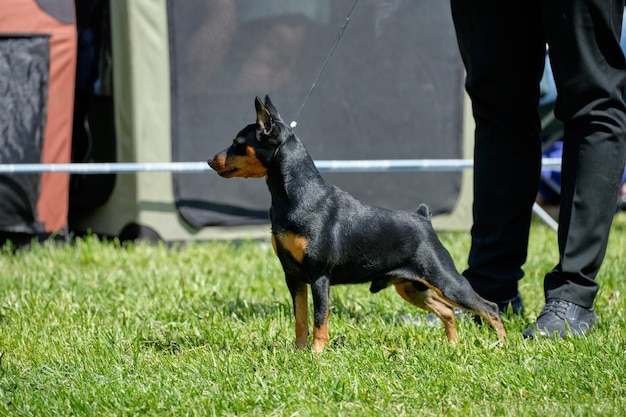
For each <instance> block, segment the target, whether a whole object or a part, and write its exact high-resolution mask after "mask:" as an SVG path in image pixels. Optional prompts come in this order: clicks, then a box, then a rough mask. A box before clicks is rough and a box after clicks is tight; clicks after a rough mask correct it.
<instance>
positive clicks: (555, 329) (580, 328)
mask: <svg viewBox="0 0 626 417" xmlns="http://www.w3.org/2000/svg"><path fill="white" fill-rule="evenodd" d="M597 323H598V316H596V313H595V312H594V311H593V308H584V307H581V306H579V305H578V304H574V303H570V302H569V301H565V300H560V299H558V298H551V299H549V300H548V301H547V302H546V305H545V306H544V307H543V309H542V310H541V313H539V317H537V321H536V322H535V324H534V325H532V326H530V327H529V328H528V329H526V330H524V333H523V336H524V338H526V339H529V338H534V337H544V338H551V337H556V336H559V337H561V338H563V339H565V337H566V336H567V335H568V334H570V335H572V336H583V335H585V334H586V333H587V332H589V331H591V329H593V326H594V325H595V324H597Z"/></svg>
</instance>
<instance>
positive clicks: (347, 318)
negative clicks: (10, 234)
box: [0, 214, 626, 416]
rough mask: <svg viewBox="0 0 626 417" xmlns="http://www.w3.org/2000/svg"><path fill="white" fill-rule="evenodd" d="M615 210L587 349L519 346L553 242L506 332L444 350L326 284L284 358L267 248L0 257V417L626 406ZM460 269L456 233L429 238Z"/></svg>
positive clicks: (214, 246)
mask: <svg viewBox="0 0 626 417" xmlns="http://www.w3.org/2000/svg"><path fill="white" fill-rule="evenodd" d="M625 227H626V217H624V215H622V214H619V215H618V216H617V218H616V222H615V225H614V229H613V233H612V236H611V243H610V246H609V249H608V253H607V257H606V261H605V264H604V266H603V269H602V271H601V274H600V276H599V277H598V280H599V281H600V283H601V291H600V293H599V295H598V298H597V301H596V310H597V312H598V315H599V317H600V320H601V324H600V325H599V327H598V328H597V330H596V331H595V332H594V333H592V334H591V335H590V336H589V337H587V338H580V339H568V340H555V341H542V340H539V341H525V340H523V338H522V336H521V332H522V331H523V330H524V329H525V328H526V326H527V325H528V324H529V323H530V322H531V321H532V320H533V319H534V318H535V317H536V314H537V313H538V311H539V310H540V309H541V307H542V305H543V295H542V294H543V289H542V279H543V274H544V273H545V272H547V271H548V270H549V269H550V268H551V267H552V266H553V263H554V262H555V259H556V257H557V252H556V235H555V233H554V232H553V231H551V230H550V229H548V228H546V227H545V226H543V225H541V224H538V223H537V224H534V225H533V229H532V234H531V240H530V241H531V244H530V248H529V250H530V253H529V259H528V262H527V264H526V269H525V270H526V277H525V278H524V280H523V281H522V282H521V292H522V295H523V297H524V299H525V302H526V307H527V317H526V318H525V319H513V320H510V321H508V322H507V323H506V326H507V329H508V331H509V338H508V340H507V342H506V343H505V344H498V343H497V339H496V336H495V333H494V332H493V331H492V330H491V329H489V328H487V327H486V326H482V327H481V326H478V325H475V324H474V323H472V322H471V321H466V322H461V323H459V339H460V340H459V343H458V345H457V346H456V347H453V346H451V345H450V344H448V343H447V342H446V338H445V335H444V332H443V329H442V328H441V327H434V328H429V327H416V326H412V325H406V324H399V323H397V322H396V317H397V316H399V315H402V314H418V313H419V314H421V313H422V312H421V311H418V310H417V309H415V308H413V307H412V306H410V305H408V304H407V303H405V302H404V301H403V300H402V299H401V298H400V297H399V296H398V295H397V294H396V293H395V291H393V290H388V291H383V292H381V293H379V294H376V295H371V294H370V293H369V291H368V286H367V285H357V286H350V287H333V289H332V291H331V297H332V299H331V303H332V306H333V307H332V311H331V317H330V334H331V342H330V344H329V346H328V348H327V350H326V351H325V352H324V353H323V354H321V355H314V354H312V353H311V352H310V351H308V350H304V351H295V350H294V349H293V344H294V331H293V318H292V314H291V300H290V298H289V294H288V292H287V288H286V286H285V285H284V282H283V276H282V271H281V269H280V266H279V263H278V260H277V259H276V258H275V256H274V255H273V253H272V251H271V248H270V245H269V244H268V243H267V242H261V243H260V242H244V243H240V244H230V243H225V242H210V243H208V242H207V243H191V244H188V245H185V246H183V247H178V248H173V249H172V248H169V249H168V248H167V247H165V246H164V245H149V244H136V245H131V246H127V247H121V246H120V245H119V244H117V243H115V242H108V243H107V242H99V241H98V240H96V239H95V238H85V239H82V240H79V241H78V242H77V243H76V244H75V245H71V246H62V245H55V244H45V245H42V246H35V247H33V248H32V249H31V250H20V251H17V252H15V253H13V252H12V251H10V250H8V249H5V250H4V251H3V252H1V253H0V355H1V358H0V415H3V416H65V415H68V416H69V415H72V416H134V415H142V416H144V415H145V416H186V415H191V416H194V415H197V416H204V415H208V416H210V415H215V416H227V415H254V416H268V415H269V416H271V415H274V416H291V415H298V416H338V415H345V416H354V415H357V416H378V415H393V416H404V415H407V416H415V415H420V416H435V415H437V416H439V415H449V416H466V415H478V416H489V415H498V416H500V415H501V416H522V415H523V416H544V415H558V416H564V415H575V416H587V415H588V416H598V415H607V416H609V415H611V416H613V415H624V414H625V413H626V306H625V305H624V297H623V294H626V280H625V279H624V277H625V276H626V262H625V261H624V256H625V253H624V248H626V230H625ZM440 237H441V239H442V241H443V242H444V244H445V245H446V247H447V248H448V249H449V250H450V251H451V253H452V255H453V257H454V259H455V261H456V262H457V266H458V267H459V269H462V268H464V267H465V262H466V257H467V252H468V248H469V236H468V235H467V234H466V233H440Z"/></svg>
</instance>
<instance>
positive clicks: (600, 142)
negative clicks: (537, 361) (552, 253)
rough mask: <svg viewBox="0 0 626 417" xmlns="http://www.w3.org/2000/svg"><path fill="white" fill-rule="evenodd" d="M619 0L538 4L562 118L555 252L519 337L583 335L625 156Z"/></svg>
mask: <svg viewBox="0 0 626 417" xmlns="http://www.w3.org/2000/svg"><path fill="white" fill-rule="evenodd" d="M623 8H624V2H623V0H572V1H567V2H554V1H545V2H543V3H542V13H543V16H544V27H545V32H546V38H547V40H548V43H549V45H550V60H551V62H552V69H553V73H554V77H555V82H556V86H557V93H558V96H557V102H556V106H555V115H556V117H557V118H559V119H561V120H563V122H564V145H563V165H562V177H561V178H562V180H561V181H562V182H561V209H560V215H559V254H560V260H559V263H558V264H557V266H556V267H555V268H554V269H553V270H552V271H551V272H549V273H548V274H547V275H546V277H545V280H544V291H545V297H546V304H545V306H544V307H543V309H542V310H541V313H540V314H539V317H537V321H536V322H535V323H534V325H533V326H531V327H529V328H528V329H527V330H526V331H524V337H535V336H536V335H539V336H541V337H554V335H555V334H556V335H558V336H560V337H566V336H567V335H568V334H571V335H584V334H586V333H587V332H588V331H589V330H591V329H592V328H593V326H594V325H595V323H597V321H598V318H597V316H596V314H595V312H594V311H593V301H594V299H595V296H596V294H597V292H598V284H597V283H596V282H595V277H596V275H597V273H598V270H599V269H600V266H601V265H602V261H603V259H604V254H605V251H606V246H607V242H608V236H609V231H610V228H611V222H612V220H613V215H614V213H615V209H616V196H617V195H618V189H619V185H620V182H621V178H622V174H623V171H624V164H625V162H626V161H625V155H626V105H625V104H624V100H623V94H624V87H625V85H626V60H625V59H624V54H623V52H622V50H621V47H620V44H619V39H620V32H621V27H622V16H623Z"/></svg>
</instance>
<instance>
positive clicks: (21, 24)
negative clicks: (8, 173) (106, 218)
mask: <svg viewBox="0 0 626 417" xmlns="http://www.w3.org/2000/svg"><path fill="white" fill-rule="evenodd" d="M73 4H74V3H73V0H56V1H51V0H40V1H39V2H38V1H35V0H3V1H2V7H0V34H3V35H4V36H5V37H9V36H12V37H18V38H19V37H23V36H25V35H28V36H30V35H43V36H47V37H49V40H48V43H49V52H48V54H49V84H48V92H47V98H46V111H45V117H46V119H45V122H44V123H43V124H42V126H45V131H44V135H43V137H44V139H43V143H42V155H41V162H43V163H68V162H69V161H70V148H71V136H72V109H73V99H74V76H75V65H76V28H75V24H74V14H73V10H74V8H73ZM48 12H50V13H52V14H53V15H51V14H48ZM21 139H24V138H21ZM31 140H33V141H35V140H36V138H32V139H31ZM3 162H14V163H15V162H19V161H3ZM68 182H69V175H68V174H66V173H45V174H43V175H42V176H41V187H40V193H39V195H38V199H37V219H38V221H39V222H41V223H42V224H43V225H44V228H45V231H47V232H53V231H58V230H61V229H63V228H64V227H65V226H66V225H67V213H68V201H69V191H68Z"/></svg>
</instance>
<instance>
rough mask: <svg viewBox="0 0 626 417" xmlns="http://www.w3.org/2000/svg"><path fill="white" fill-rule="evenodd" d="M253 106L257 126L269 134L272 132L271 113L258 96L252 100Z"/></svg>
mask: <svg viewBox="0 0 626 417" xmlns="http://www.w3.org/2000/svg"><path fill="white" fill-rule="evenodd" d="M266 100H267V97H266ZM254 107H255V109H256V121H257V123H258V124H259V127H260V128H261V130H262V131H263V133H265V134H266V135H269V134H270V133H271V132H272V127H273V122H272V115H271V114H270V112H269V111H268V110H267V108H266V107H265V105H264V104H263V102H262V101H261V99H260V98H259V97H257V98H256V99H255V100H254Z"/></svg>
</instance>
